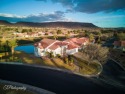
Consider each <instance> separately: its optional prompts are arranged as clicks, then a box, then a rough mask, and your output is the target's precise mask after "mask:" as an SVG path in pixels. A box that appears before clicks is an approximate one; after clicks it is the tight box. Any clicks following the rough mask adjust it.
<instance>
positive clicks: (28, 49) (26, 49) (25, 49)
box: [14, 45, 34, 54]
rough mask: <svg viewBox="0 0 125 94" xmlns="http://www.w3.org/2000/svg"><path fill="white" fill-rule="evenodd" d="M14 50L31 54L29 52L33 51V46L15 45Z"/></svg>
mask: <svg viewBox="0 0 125 94" xmlns="http://www.w3.org/2000/svg"><path fill="white" fill-rule="evenodd" d="M14 50H15V51H23V52H25V53H28V54H31V53H34V46H33V45H24V46H17V47H15V49H14Z"/></svg>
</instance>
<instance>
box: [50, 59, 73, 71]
mask: <svg viewBox="0 0 125 94" xmlns="http://www.w3.org/2000/svg"><path fill="white" fill-rule="evenodd" d="M52 61H53V63H54V64H55V65H56V66H57V67H59V68H64V69H68V70H72V71H73V70H74V69H75V66H71V65H69V64H66V63H65V62H64V61H63V60H62V59H60V58H52Z"/></svg>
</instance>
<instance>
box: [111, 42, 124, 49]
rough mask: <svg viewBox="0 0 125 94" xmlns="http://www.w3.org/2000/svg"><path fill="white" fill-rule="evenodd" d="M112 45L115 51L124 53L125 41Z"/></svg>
mask: <svg viewBox="0 0 125 94" xmlns="http://www.w3.org/2000/svg"><path fill="white" fill-rule="evenodd" d="M113 45H114V48H115V49H121V50H122V51H125V41H114V43H113Z"/></svg>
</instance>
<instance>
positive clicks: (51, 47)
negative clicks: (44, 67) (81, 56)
mask: <svg viewBox="0 0 125 94" xmlns="http://www.w3.org/2000/svg"><path fill="white" fill-rule="evenodd" d="M58 47H59V45H57V44H55V43H54V44H53V45H52V46H50V47H49V48H48V49H51V50H55V49H57V48H58Z"/></svg>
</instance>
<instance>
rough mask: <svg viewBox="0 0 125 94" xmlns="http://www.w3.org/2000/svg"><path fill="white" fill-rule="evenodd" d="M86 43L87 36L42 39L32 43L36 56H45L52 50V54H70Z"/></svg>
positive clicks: (87, 41)
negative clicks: (61, 39) (60, 39)
mask: <svg viewBox="0 0 125 94" xmlns="http://www.w3.org/2000/svg"><path fill="white" fill-rule="evenodd" d="M88 43H89V39H88V38H70V39H67V40H64V41H59V40H52V39H43V40H41V41H40V42H37V43H35V44H34V46H35V47H34V53H35V56H37V57H41V56H46V55H47V52H52V53H53V55H54V56H56V55H57V54H59V55H61V56H63V55H72V54H74V53H76V52H78V49H81V47H82V46H83V45H86V44H88Z"/></svg>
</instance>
